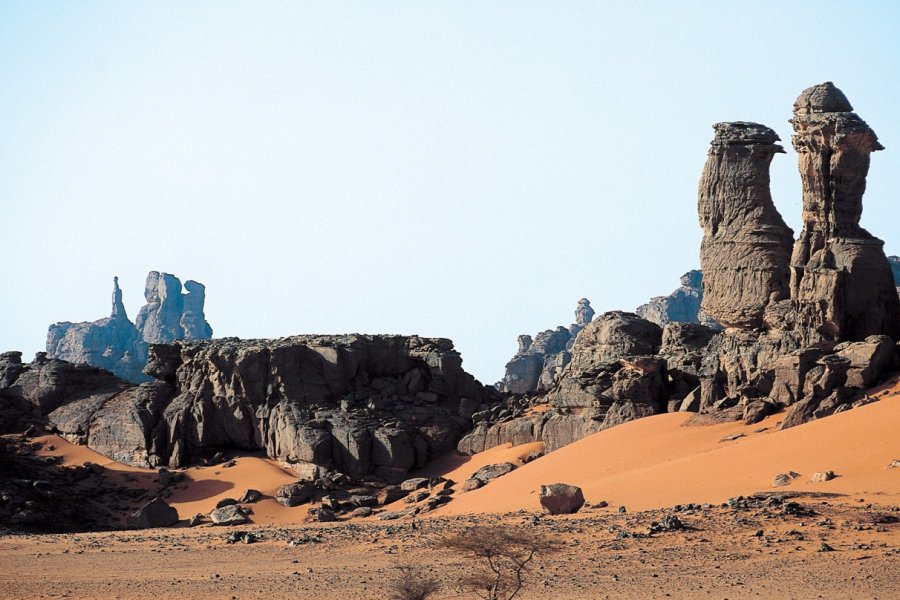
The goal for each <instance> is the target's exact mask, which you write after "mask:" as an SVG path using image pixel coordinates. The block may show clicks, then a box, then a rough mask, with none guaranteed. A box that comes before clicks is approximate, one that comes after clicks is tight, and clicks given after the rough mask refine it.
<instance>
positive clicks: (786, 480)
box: [772, 471, 800, 487]
mask: <svg viewBox="0 0 900 600" xmlns="http://www.w3.org/2000/svg"><path fill="white" fill-rule="evenodd" d="M797 477H800V473H795V472H794V471H790V472H788V473H779V474H778V475H776V476H775V479H774V480H773V481H772V487H781V486H785V485H790V484H791V482H792V481H793V480H794V479H796V478H797Z"/></svg>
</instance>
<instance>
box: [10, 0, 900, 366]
mask: <svg viewBox="0 0 900 600" xmlns="http://www.w3.org/2000/svg"><path fill="white" fill-rule="evenodd" d="M898 6H900V5H898V4H897V3H896V2H887V1H886V2H860V3H852V4H848V3H846V2H828V1H817V2H793V3H790V2H752V3H749V2H742V3H737V2H718V1H710V2H668V1H666V2H663V1H660V2H622V3H612V2H520V1H515V2H513V1H510V2H485V1H481V0H479V1H473V2H412V1H410V2H287V1H286V2H264V1H258V0H254V1H253V2H249V1H248V2H190V3H182V2H97V1H93V2H61V1H60V2H39V1H34V0H22V1H17V2H9V1H0V140H2V142H0V215H2V221H0V223H2V227H0V231H2V236H0V239H2V241H3V244H2V248H3V252H4V258H3V260H2V261H0V282H2V290H0V292H2V293H0V350H7V349H19V350H23V351H25V352H26V354H27V355H29V356H30V355H31V354H32V353H33V352H35V351H38V350H40V349H42V348H43V344H44V339H45V335H46V330H47V326H48V325H49V324H50V323H52V322H55V321H63V320H71V321H81V320H93V319H96V318H100V317H103V316H106V315H108V313H109V306H110V305H109V297H110V292H111V286H112V277H113V275H118V276H119V278H120V282H121V285H122V288H123V292H124V295H125V304H126V307H127V308H128V311H129V315H130V316H131V317H132V318H133V317H134V316H135V314H136V312H137V309H138V307H140V306H141V305H142V304H143V297H142V292H143V281H144V278H145V277H146V274H147V272H148V271H150V270H161V271H167V272H170V273H174V274H176V275H178V276H179V277H181V278H182V280H184V279H188V278H190V279H197V280H199V281H201V282H203V283H205V284H206V286H207V317H208V319H209V321H210V322H211V324H212V326H213V328H214V330H215V335H216V336H241V337H277V336H283V335H290V334H297V333H344V332H367V333H418V334H421V335H426V336H441V337H449V338H451V339H453V340H454V341H455V342H456V345H457V348H458V349H459V350H460V351H461V352H462V354H463V358H464V365H465V366H466V367H467V368H468V369H469V370H471V371H472V372H474V373H475V374H476V375H477V376H478V377H479V378H481V379H482V380H484V381H485V382H489V383H490V382H493V381H495V380H497V379H498V378H499V377H500V376H501V374H502V370H503V365H504V363H505V361H506V360H507V359H508V358H509V356H510V355H512V353H513V352H514V350H515V347H516V335H518V334H520V333H532V334H533V333H535V332H536V331H538V330H542V329H546V328H548V327H552V326H556V325H559V324H568V323H570V322H571V321H572V319H573V311H574V309H575V304H576V301H577V300H578V299H579V298H581V297H582V296H586V297H588V298H590V299H591V301H592V302H593V305H594V306H595V308H596V309H597V311H598V312H601V311H605V310H610V309H615V308H619V309H629V310H631V309H633V308H634V307H635V306H637V305H638V304H640V303H642V302H644V301H646V299H647V298H649V297H650V296H653V295H659V294H666V293H669V292H670V291H671V290H672V289H673V288H674V287H675V286H676V285H677V281H678V276H679V275H681V274H682V273H683V272H685V271H687V270H688V269H691V268H696V267H698V266H699V259H698V248H699V242H700V237H701V235H700V229H699V226H698V224H697V215H696V190H697V181H698V178H699V175H700V171H701V168H702V165H703V162H704V160H705V157H706V150H707V147H708V144H709V140H710V139H711V137H712V129H711V125H712V124H713V123H715V122H717V121H726V120H753V121H759V122H761V123H765V124H766V125H769V126H771V127H773V128H774V129H775V130H776V131H777V132H778V133H779V134H780V135H781V137H782V139H783V140H784V141H785V146H786V148H787V149H788V154H787V155H779V156H776V157H775V162H774V165H773V170H772V175H773V194H774V197H775V201H776V204H777V205H778V207H779V209H780V210H781V211H782V213H783V215H784V217H785V219H786V220H787V221H788V223H789V224H791V225H792V226H793V227H794V228H795V229H799V223H798V222H799V218H800V184H799V178H798V175H797V167H796V155H795V154H794V153H793V152H792V151H791V150H790V142H789V139H790V126H789V125H788V123H787V119H788V118H790V111H791V104H792V103H793V100H794V98H795V97H796V96H797V94H798V93H799V92H800V91H801V90H802V89H803V88H805V87H808V86H809V85H813V84H816V83H820V82H822V81H826V80H831V81H834V82H835V84H836V85H837V86H838V87H840V88H841V89H842V90H843V91H844V92H845V93H846V94H847V96H848V97H849V99H850V101H851V102H852V103H853V105H854V107H855V108H856V110H857V112H858V113H859V114H860V116H862V117H863V118H864V119H866V120H867V121H868V122H869V124H870V125H871V126H872V127H873V128H874V129H875V131H876V132H877V133H878V135H879V137H880V139H881V141H882V143H883V144H884V145H885V146H886V148H887V150H886V151H884V152H880V153H878V154H876V155H875V156H874V157H873V161H872V169H871V172H870V176H869V188H868V192H867V194H866V201H865V213H864V215H863V223H864V225H865V226H866V227H868V228H869V229H870V231H872V232H873V233H874V234H875V235H877V236H879V237H881V238H882V239H884V240H885V241H886V248H887V250H888V252H889V253H900V227H898V216H900V211H898V207H897V203H898V200H900V115H898V97H900V8H898Z"/></svg>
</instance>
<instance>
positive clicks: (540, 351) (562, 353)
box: [494, 298, 594, 394]
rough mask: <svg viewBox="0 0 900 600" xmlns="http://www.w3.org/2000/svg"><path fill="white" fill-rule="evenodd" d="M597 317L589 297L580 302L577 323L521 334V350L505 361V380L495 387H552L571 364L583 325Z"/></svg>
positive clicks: (514, 391)
mask: <svg viewBox="0 0 900 600" xmlns="http://www.w3.org/2000/svg"><path fill="white" fill-rule="evenodd" d="M593 318H594V309H593V308H591V302H590V301H589V300H588V299H587V298H582V299H581V300H579V301H578V306H577V307H576V308H575V322H574V323H572V324H571V325H569V326H568V327H562V326H560V327H557V328H556V329H548V330H546V331H542V332H541V333H538V334H537V335H536V336H534V338H532V337H531V336H530V335H520V336H519V339H518V342H519V349H518V351H517V352H516V354H515V356H513V357H512V358H511V359H510V361H509V362H508V363H506V367H505V373H504V375H503V379H502V380H500V381H499V382H498V383H497V384H496V385H495V386H494V387H496V388H497V389H498V390H500V391H502V392H509V393H512V394H528V393H532V392H540V391H545V390H548V389H550V387H551V386H552V385H553V383H554V382H555V381H556V378H557V377H558V375H559V373H560V372H562V370H563V368H565V366H566V365H567V364H568V363H569V359H570V358H571V355H570V350H571V349H572V345H573V344H574V343H575V338H576V337H577V336H578V332H580V331H581V330H582V329H584V327H585V326H586V325H587V324H588V323H590V322H591V320H592V319H593Z"/></svg>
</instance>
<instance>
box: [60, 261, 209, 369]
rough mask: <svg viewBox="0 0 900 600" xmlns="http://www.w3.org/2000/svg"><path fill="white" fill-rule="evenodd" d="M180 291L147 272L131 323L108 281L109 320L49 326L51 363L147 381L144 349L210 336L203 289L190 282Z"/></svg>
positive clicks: (173, 282)
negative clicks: (58, 361) (140, 304)
mask: <svg viewBox="0 0 900 600" xmlns="http://www.w3.org/2000/svg"><path fill="white" fill-rule="evenodd" d="M184 287H185V289H186V290H187V293H186V294H182V292H181V282H180V281H179V280H178V278H177V277H175V276H174V275H169V274H168V273H159V272H157V271H151V272H150V273H149V274H148V275H147V284H146V286H145V291H144V297H145V298H146V300H147V304H146V305H145V306H143V307H142V308H141V310H140V311H139V312H138V316H137V319H136V321H135V323H132V322H131V321H130V320H129V319H128V315H127V314H126V312H125V305H124V304H123V303H122V290H121V289H119V278H118V277H114V278H113V295H112V312H111V314H110V316H109V317H107V318H105V319H100V320H99V321H94V322H85V323H70V322H63V323H56V324H54V325H51V326H50V329H49V331H48V332H47V353H48V355H49V356H50V357H52V358H59V359H62V360H66V361H69V362H73V363H78V364H88V365H93V366H95V367H100V368H102V369H106V370H107V371H111V372H112V373H115V374H116V375H118V376H119V377H121V378H123V379H126V380H128V381H131V382H134V383H141V382H144V381H149V380H150V378H149V377H147V376H146V375H144V374H143V369H144V365H145V364H146V363H147V345H148V344H159V343H168V342H174V341H175V340H181V339H185V340H202V339H210V338H211V337H212V328H211V327H210V326H209V323H207V322H206V317H205V316H204V314H203V304H204V301H205V297H206V292H205V288H204V287H203V285H202V284H200V283H197V282H196V281H187V282H186V283H185V284H184Z"/></svg>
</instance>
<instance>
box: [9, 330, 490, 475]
mask: <svg viewBox="0 0 900 600" xmlns="http://www.w3.org/2000/svg"><path fill="white" fill-rule="evenodd" d="M4 357H6V358H5V362H3V364H0V381H2V385H0V400H2V401H3V402H4V403H5V405H8V406H11V407H12V408H13V409H14V410H18V411H19V413H20V414H21V406H22V405H23V404H25V405H26V406H27V407H29V409H28V413H29V414H30V415H31V416H32V417H43V418H46V420H47V421H48V422H49V424H50V425H51V426H53V427H55V428H56V429H57V430H58V431H59V432H60V433H61V434H62V435H63V436H65V437H66V438H67V439H69V440H71V441H73V442H76V443H83V444H87V445H88V446H89V447H90V448H92V449H94V450H96V451H97V452H100V453H101V454H103V455H105V456H108V457H110V458H114V459H115V460H118V461H121V462H124V463H127V464H134V465H143V466H171V467H181V466H185V465H187V464H189V463H191V462H195V461H198V460H201V459H203V458H205V457H208V456H210V455H212V454H214V453H215V452H217V451H219V450H222V449H241V450H263V451H265V452H266V453H267V454H268V455H269V456H270V457H272V458H277V459H279V460H283V461H286V462H289V463H312V464H314V465H319V466H322V467H325V468H335V469H338V470H340V471H342V472H344V473H346V474H348V475H351V476H354V477H364V476H367V475H377V476H380V477H381V478H383V479H385V480H389V481H393V480H397V479H402V478H403V476H404V475H406V473H407V472H408V471H409V470H410V469H412V468H415V467H421V466H423V465H424V464H425V463H426V462H427V461H428V460H430V459H431V458H434V457H436V456H437V455H439V454H442V453H444V452H447V451H449V450H452V449H453V448H454V446H455V445H456V442H457V441H458V440H459V438H460V437H461V436H462V434H463V433H464V432H465V431H467V430H468V429H469V428H470V427H471V423H472V421H471V416H472V414H473V413H475V412H476V411H478V410H480V409H485V408H487V406H488V405H489V404H490V403H491V402H492V401H493V400H494V399H495V397H496V392H494V391H493V390H491V389H486V388H484V387H483V386H482V385H481V384H480V383H478V382H477V381H476V380H475V379H474V378H473V377H472V376H471V375H469V374H468V373H466V372H465V371H463V369H462V367H461V359H460V356H459V354H458V353H457V352H456V351H455V350H454V349H453V344H452V343H451V342H450V341H449V340H443V339H425V338H419V337H402V336H364V335H348V336H298V337H290V338H282V339H278V340H237V339H223V340H215V341H208V342H184V341H182V342H176V343H174V344H172V345H155V344H154V345H151V346H150V347H149V361H148V364H147V367H146V373H147V374H149V375H151V376H153V377H154V378H155V379H156V381H154V382H152V383H145V384H142V385H137V386H136V385H133V384H129V383H127V382H125V381H122V380H120V379H118V378H116V377H114V376H113V375H112V374H109V373H106V372H105V371H102V370H100V369H96V368H94V367H89V366H86V365H74V364H71V363H68V362H65V361H61V360H58V359H48V358H47V357H46V356H43V355H41V356H39V357H38V358H37V359H35V361H34V362H32V363H31V364H28V365H23V364H22V363H21V361H20V360H17V359H18V358H19V357H18V355H16V356H12V355H9V356H7V355H4ZM0 408H2V407H0ZM0 414H2V411H0Z"/></svg>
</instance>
